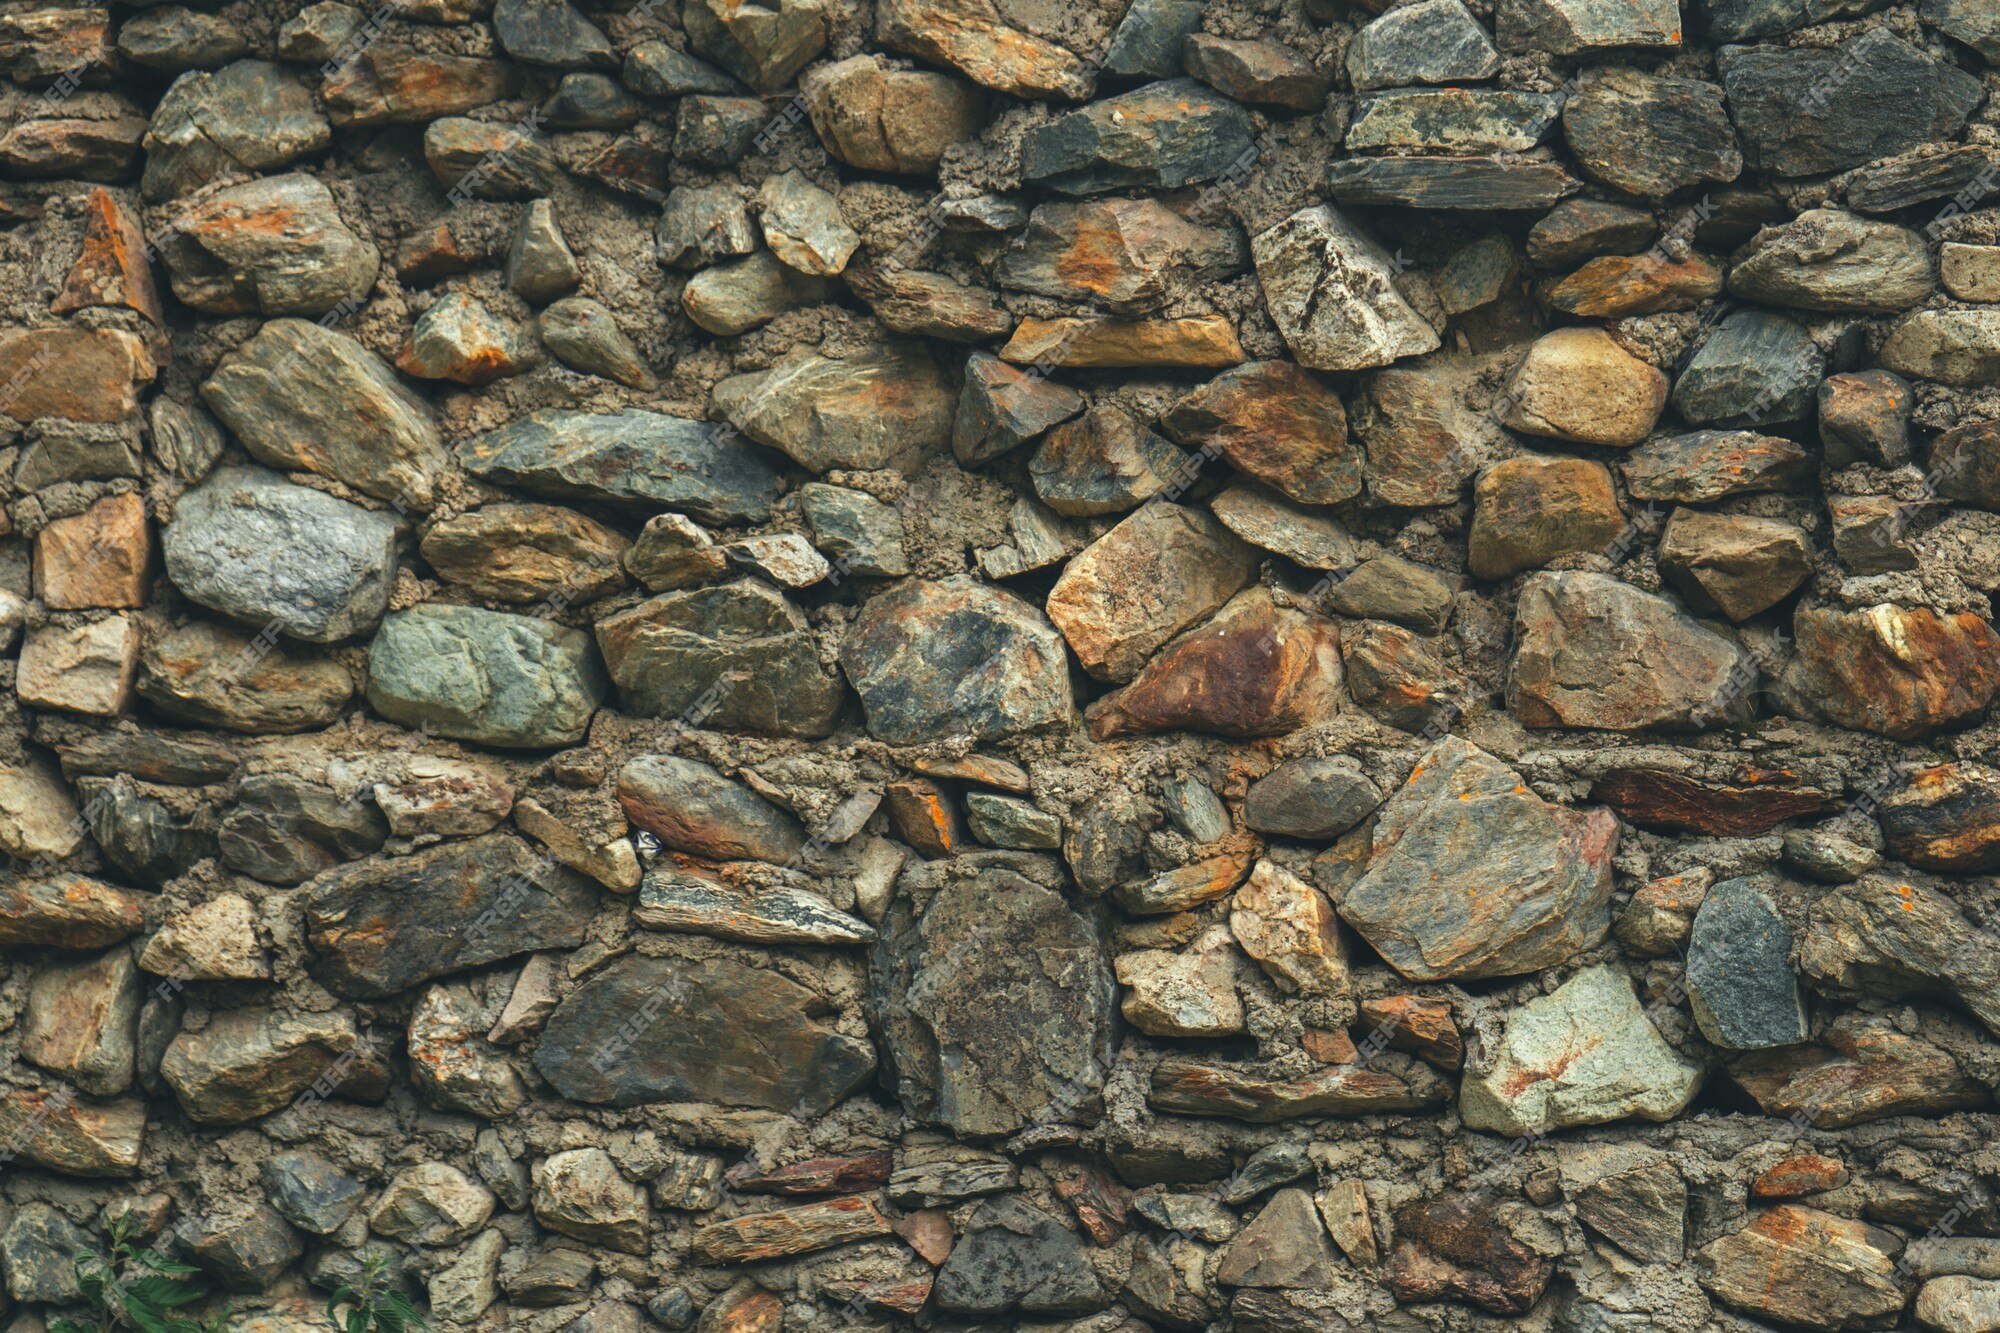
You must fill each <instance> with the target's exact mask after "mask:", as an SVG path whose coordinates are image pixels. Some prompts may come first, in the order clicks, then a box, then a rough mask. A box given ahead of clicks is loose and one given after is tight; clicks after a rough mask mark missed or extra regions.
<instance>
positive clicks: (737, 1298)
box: [700, 1282, 785, 1333]
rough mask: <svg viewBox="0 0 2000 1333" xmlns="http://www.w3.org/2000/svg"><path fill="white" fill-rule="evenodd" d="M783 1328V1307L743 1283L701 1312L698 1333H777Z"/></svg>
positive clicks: (767, 1295) (768, 1294) (773, 1298)
mask: <svg viewBox="0 0 2000 1333" xmlns="http://www.w3.org/2000/svg"><path fill="white" fill-rule="evenodd" d="M784 1326H785V1303H784V1302H783V1301H781V1300H779V1299H778V1298H777V1297H776V1296H773V1295H772V1294H771V1293H770V1292H768V1291H765V1290H764V1289H763V1288H762V1287H756V1286H752V1285H750V1284H749V1283H747V1282H746V1283H743V1284H741V1285H739V1286H735V1287H732V1288H730V1289H729V1290H728V1291H725V1292H723V1293H722V1295H720V1296H718V1297H716V1298H715V1301H714V1303H713V1304H711V1305H710V1306H709V1307H708V1308H707V1309H706V1310H703V1311H702V1312H701V1325H700V1327H701V1333H779V1330H780V1329H782V1328H784Z"/></svg>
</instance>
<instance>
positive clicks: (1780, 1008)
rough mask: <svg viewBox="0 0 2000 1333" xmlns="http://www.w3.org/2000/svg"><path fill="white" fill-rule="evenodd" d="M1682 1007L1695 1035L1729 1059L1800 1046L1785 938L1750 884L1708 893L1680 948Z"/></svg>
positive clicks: (1780, 920) (1801, 1015) (1786, 929)
mask: <svg viewBox="0 0 2000 1333" xmlns="http://www.w3.org/2000/svg"><path fill="white" fill-rule="evenodd" d="M1687 989H1688V999H1689V1002H1690V1005H1691V1007H1692V1008H1693V1010H1694V1017H1695V1022H1696V1023H1698V1024H1699V1025H1700V1026H1701V1031H1702V1035H1703V1036H1705V1037H1707V1038H1708V1039H1709V1040H1710V1041H1712V1042H1714V1043H1715V1044H1716V1045H1717V1046H1721V1047H1723V1048H1725V1049H1728V1050H1733V1051H1749V1050H1762V1049H1764V1048H1766V1047H1771V1046H1789V1045H1792V1044H1794V1043H1796V1042H1801V1041H1804V1040H1805V1039H1806V1010H1805V1003H1804V1001H1803V1000H1802V999H1801V998H1800V996H1799V983H1798V978H1797V977H1796V976H1794V975H1793V973H1792V931H1791V927H1790V926H1788V925H1786V924H1785V919H1784V917H1783V916H1781V915H1779V913H1778V907H1777V904H1776V903H1774V902H1773V901H1772V900H1771V896H1770V895H1769V894H1768V893H1766V892H1764V890H1763V889H1762V888H1760V887H1758V885H1757V884H1756V883H1755V882H1754V881H1751V880H1748V879H1730V880H1724V881H1723V882H1722V883H1720V884H1717V885H1716V886H1715V887H1714V888H1712V889H1710V890H1709V891H1708V896H1707V897H1705V898H1703V899H1702V903H1701V908H1700V910H1699V911H1697V912H1696V913H1695V918H1694V933H1693V935H1692V936H1691V937H1690V938H1689V940H1688V954H1687Z"/></svg>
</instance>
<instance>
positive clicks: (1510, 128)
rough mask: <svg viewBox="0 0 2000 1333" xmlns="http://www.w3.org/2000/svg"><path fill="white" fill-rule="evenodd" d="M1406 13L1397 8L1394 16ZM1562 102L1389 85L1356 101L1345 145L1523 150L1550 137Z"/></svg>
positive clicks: (1487, 91) (1515, 93)
mask: <svg viewBox="0 0 2000 1333" xmlns="http://www.w3.org/2000/svg"><path fill="white" fill-rule="evenodd" d="M1454 3H1455V0H1454ZM1402 12H1403V11H1402V10H1400V9H1399V10H1394V11H1392V16H1393V14H1400V13H1402ZM1381 21H1382V20H1380V19H1378V20H1376V22H1378V23H1379V22H1381ZM1562 105H1563V104H1562V102H1561V100H1560V99H1558V98H1556V97H1555V96H1554V95H1552V94H1550V93H1531V92H1518V91H1514V90H1512V89H1505V90H1503V89H1488V88H1397V89H1390V90H1385V91H1383V92H1378V93H1370V94H1367V95H1365V96H1363V97H1360V98H1358V99H1356V102H1355V107H1354V119H1353V120H1352V121H1351V122H1350V123H1349V124H1348V127H1347V138H1346V144H1347V147H1348V148H1349V149H1350V150H1352V151H1356V152H1365V151H1367V150H1369V149H1375V148H1394V149H1414V150H1417V151H1421V152H1430V153H1451V154H1480V153H1523V152H1526V151H1527V150H1528V149H1530V148H1533V147H1534V146H1535V145H1537V144H1539V143H1540V142H1541V141H1542V140H1543V138H1545V137H1546V136H1547V135H1548V132H1549V130H1550V129H1551V128H1553V127H1554V125H1555V123H1556V120H1557V117H1558V116H1559V115H1560V114H1561V111H1562Z"/></svg>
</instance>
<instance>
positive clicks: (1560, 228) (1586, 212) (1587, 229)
mask: <svg viewBox="0 0 2000 1333" xmlns="http://www.w3.org/2000/svg"><path fill="white" fill-rule="evenodd" d="M1658 230H1659V228H1658V226H1657V225H1656V224H1655V223H1654V221H1653V215H1652V214H1650V213H1641V212H1639V211H1638V210H1637V209H1632V208H1627V207H1625V206H1624V205H1622V204H1607V203H1604V202H1603V201H1601V200H1597V199H1565V200H1563V202H1562V203H1560V204H1557V205H1556V206H1555V207H1554V208H1552V209H1550V210H1549V212H1548V215H1547V216H1546V217H1544V218H1543V219H1542V220H1541V221H1540V222H1537V223H1536V224H1535V225H1534V226H1533V227H1532V228H1530V229H1529V231H1528V245H1527V249H1528V258H1529V260H1531V261H1532V262H1533V263H1535V264H1537V265H1539V266H1541V267H1542V268H1568V267H1569V266H1570V265H1572V264H1575V263H1578V262H1580V261H1582V260H1586V259H1591V258H1594V257H1596V256H1598V255H1607V254H1611V255H1629V254H1631V253H1632V252H1633V251H1635V250H1637V249H1638V248H1639V247H1640V246H1642V245H1644V244H1646V242H1648V241H1650V240H1652V239H1653V236H1654V234H1655V233H1656V232H1657V231H1658Z"/></svg>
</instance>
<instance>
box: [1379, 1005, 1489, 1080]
mask: <svg viewBox="0 0 2000 1333" xmlns="http://www.w3.org/2000/svg"><path fill="white" fill-rule="evenodd" d="M1361 1025H1362V1027H1364V1028H1366V1029H1367V1031H1368V1035H1367V1036H1366V1037H1364V1038H1363V1039H1362V1040H1363V1041H1364V1042H1366V1043H1368V1044H1370V1045H1373V1044H1374V1043H1375V1042H1376V1041H1377V1035H1376V1034H1378V1033H1379V1034H1381V1037H1380V1040H1381V1041H1382V1042H1384V1043H1385V1044H1387V1045H1388V1046H1389V1047H1390V1048H1391V1049H1393V1050H1398V1051H1408V1052H1410V1054H1412V1055H1418V1056H1422V1057H1423V1058H1424V1059H1426V1060H1428V1061H1430V1062H1431V1063H1432V1064H1434V1065H1436V1066H1438V1067H1439V1068H1440V1069H1457V1068H1458V1067H1459V1066H1461V1065H1463V1064H1464V1063H1465V1038H1463V1037H1461V1036H1460V1035H1459V1033H1458V1024H1457V1023H1456V1022H1455V1021H1454V1020H1453V1018H1452V1013H1451V1001H1449V1000H1434V999H1430V998H1427V997H1425V996H1421V995H1384V996H1381V997H1380V998H1378V999H1373V1000H1363V1001H1362V1002H1361Z"/></svg>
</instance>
